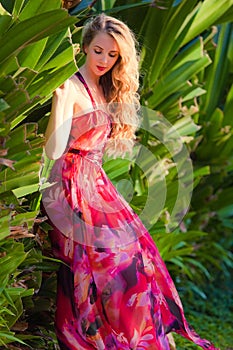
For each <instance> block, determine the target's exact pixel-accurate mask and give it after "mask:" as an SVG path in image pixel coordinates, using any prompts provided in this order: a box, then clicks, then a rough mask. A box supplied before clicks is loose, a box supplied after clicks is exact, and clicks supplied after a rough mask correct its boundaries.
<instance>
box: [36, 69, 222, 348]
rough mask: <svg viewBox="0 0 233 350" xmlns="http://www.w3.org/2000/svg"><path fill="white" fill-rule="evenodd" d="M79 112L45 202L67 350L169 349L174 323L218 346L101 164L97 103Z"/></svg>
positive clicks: (103, 138)
mask: <svg viewBox="0 0 233 350" xmlns="http://www.w3.org/2000/svg"><path fill="white" fill-rule="evenodd" d="M76 79H80V80H81V82H82V83H83V84H84V86H85V88H86V89H87V92H88V94H89V96H90V98H91V101H92V104H93V111H91V112H89V113H86V114H84V115H81V116H78V117H73V121H72V127H71V133H70V138H69V142H68V146H67V151H66V152H65V153H64V154H63V156H62V157H61V158H59V159H58V160H57V161H56V162H55V164H54V166H53V169H52V172H51V176H50V183H51V186H49V187H47V188H46V190H45V191H44V193H43V206H44V208H45V210H46V212H47V216H48V218H49V222H50V224H51V225H52V227H53V229H52V230H51V232H50V237H51V241H52V246H53V252H54V255H55V257H57V258H59V259H61V260H62V261H63V264H61V268H60V270H59V273H58V290H57V311H56V320H55V324H56V332H57V338H58V342H59V345H60V348H61V349H62V350H92V349H99V350H105V349H106V350H113V349H114V350H129V349H132V350H167V349H170V348H169V342H168V339H167V336H166V334H167V333H169V332H171V331H174V332H177V333H179V334H181V335H182V336H184V337H186V338H188V339H190V340H191V341H193V342H194V343H196V344H197V345H199V346H200V347H202V348H203V349H209V350H213V349H215V348H214V346H213V345H211V343H210V342H209V341H208V340H203V339H201V338H200V337H199V336H198V335H197V334H196V333H195V332H194V331H193V330H191V329H190V327H189V326H188V324H187V321H186V319H185V316H184V312H183V308H182V305H181V301H180V298H179V296H178V293H177V290H176V288H175V286H174V283H173V281H172V279H171V277H170V275H169V273H168V271H167V268H166V266H165V264H164V262H163V261H162V259H161V256H160V254H159V252H158V249H157V247H156V246H155V243H154V241H153V240H152V238H151V236H150V235H149V233H148V232H147V230H146V228H145V227H144V226H143V224H142V222H141V221H140V219H139V217H138V216H137V215H136V214H135V213H134V212H133V210H132V209H131V207H130V206H129V204H128V203H127V202H126V201H125V200H124V199H123V197H122V196H121V195H120V194H119V193H118V192H117V190H116V189H115V187H114V186H113V184H112V183H111V182H110V180H109V179H108V177H107V176H106V174H105V172H104V170H103V168H102V157H103V151H104V146H105V144H106V142H107V139H108V137H109V135H110V132H111V122H110V118H109V116H108V115H107V114H106V113H105V112H103V111H101V110H98V109H97V108H96V105H95V102H94V100H93V98H92V95H91V93H90V90H89V89H88V86H87V85H86V83H85V81H84V79H83V77H82V76H81V74H80V73H77V77H76Z"/></svg>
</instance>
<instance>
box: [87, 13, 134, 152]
mask: <svg viewBox="0 0 233 350" xmlns="http://www.w3.org/2000/svg"><path fill="white" fill-rule="evenodd" d="M99 32H104V33H107V34H109V35H111V36H112V37H113V38H114V39H115V40H116V42H117V44H118V47H119V57H118V59H117V62H116V63H115V65H114V66H113V68H112V69H111V70H110V71H108V72H107V73H106V74H104V75H103V76H101V78H100V84H101V85H102V88H103V91H104V95H105V99H106V101H107V104H108V106H107V109H108V112H109V114H110V115H111V118H112V132H111V137H110V138H109V141H108V143H107V146H106V152H107V154H108V155H110V156H118V155H124V154H125V153H126V152H131V151H132V148H133V145H134V141H135V131H136V129H137V128H138V126H139V114H138V111H139V108H140V103H139V95H138V92H137V91H138V88H139V69H138V64H139V55H138V52H137V49H136V44H137V42H136V39H135V36H134V34H133V32H132V31H131V30H130V29H129V27H128V26H127V25H126V24H125V23H123V22H122V21H120V20H118V19H116V18H114V17H111V16H107V15H105V14H103V13H102V14H100V15H97V16H96V17H94V18H92V19H91V20H89V21H88V22H87V23H86V24H85V26H84V29H83V35H82V47H83V48H84V47H85V46H88V45H89V44H90V43H91V41H92V40H93V39H94V37H95V36H96V34H98V33H99Z"/></svg>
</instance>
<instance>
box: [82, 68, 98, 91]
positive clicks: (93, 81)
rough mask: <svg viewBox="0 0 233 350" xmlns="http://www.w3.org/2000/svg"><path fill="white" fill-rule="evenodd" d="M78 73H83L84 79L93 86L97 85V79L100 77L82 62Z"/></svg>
mask: <svg viewBox="0 0 233 350" xmlns="http://www.w3.org/2000/svg"><path fill="white" fill-rule="evenodd" d="M79 71H80V73H81V74H82V75H83V77H84V79H85V80H86V81H87V83H88V84H89V85H90V84H91V85H93V86H96V87H97V88H98V87H99V84H100V83H99V81H100V77H98V76H96V75H94V74H93V73H92V72H91V71H90V70H89V69H88V68H87V67H86V65H85V64H84V65H83V66H82V67H80V68H79Z"/></svg>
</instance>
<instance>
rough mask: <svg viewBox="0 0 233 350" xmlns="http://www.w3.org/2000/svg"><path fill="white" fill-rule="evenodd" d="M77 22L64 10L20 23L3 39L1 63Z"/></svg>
mask: <svg viewBox="0 0 233 350" xmlns="http://www.w3.org/2000/svg"><path fill="white" fill-rule="evenodd" d="M75 22H76V20H75V19H74V18H72V17H69V16H68V15H67V13H66V11H63V10H54V11H48V12H45V13H42V14H39V15H36V16H34V17H32V18H29V19H26V20H24V21H22V22H19V23H18V24H16V25H15V26H13V27H12V28H11V29H10V30H9V31H8V32H7V33H6V34H5V35H4V37H3V38H1V41H0V43H1V46H2V49H1V51H0V63H2V62H4V61H5V60H7V59H9V57H10V56H11V55H15V54H17V53H18V52H19V51H20V50H22V49H23V48H24V47H26V46H27V45H28V44H30V43H33V42H35V41H38V40H40V39H43V38H45V37H47V36H49V35H52V34H55V33H58V32H59V31H62V30H63V29H64V28H67V27H68V26H69V25H71V24H73V23H75Z"/></svg>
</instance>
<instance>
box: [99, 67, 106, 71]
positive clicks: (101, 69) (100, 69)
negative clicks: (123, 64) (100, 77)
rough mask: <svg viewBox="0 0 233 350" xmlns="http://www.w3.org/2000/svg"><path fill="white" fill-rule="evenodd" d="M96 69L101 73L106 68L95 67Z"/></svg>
mask: <svg viewBox="0 0 233 350" xmlns="http://www.w3.org/2000/svg"><path fill="white" fill-rule="evenodd" d="M97 69H98V70H99V71H100V72H103V71H104V70H105V69H106V67H101V66H97Z"/></svg>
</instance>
